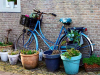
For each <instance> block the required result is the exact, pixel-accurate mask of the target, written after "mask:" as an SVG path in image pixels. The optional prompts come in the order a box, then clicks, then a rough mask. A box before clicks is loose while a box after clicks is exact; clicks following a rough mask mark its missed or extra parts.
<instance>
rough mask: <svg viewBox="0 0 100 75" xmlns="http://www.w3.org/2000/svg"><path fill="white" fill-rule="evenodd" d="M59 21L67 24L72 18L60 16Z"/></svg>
mask: <svg viewBox="0 0 100 75" xmlns="http://www.w3.org/2000/svg"><path fill="white" fill-rule="evenodd" d="M59 21H60V22H62V23H63V24H67V25H69V24H71V23H72V19H71V18H60V20H59Z"/></svg>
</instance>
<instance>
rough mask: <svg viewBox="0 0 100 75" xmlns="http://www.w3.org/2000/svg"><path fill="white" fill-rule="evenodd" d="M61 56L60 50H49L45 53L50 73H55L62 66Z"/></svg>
mask: <svg viewBox="0 0 100 75" xmlns="http://www.w3.org/2000/svg"><path fill="white" fill-rule="evenodd" d="M60 54H61V52H60V51H59V50H48V51H45V52H44V54H43V57H44V58H45V63H46V67H47V70H48V71H51V72H54V71H57V70H58V69H59V66H60Z"/></svg>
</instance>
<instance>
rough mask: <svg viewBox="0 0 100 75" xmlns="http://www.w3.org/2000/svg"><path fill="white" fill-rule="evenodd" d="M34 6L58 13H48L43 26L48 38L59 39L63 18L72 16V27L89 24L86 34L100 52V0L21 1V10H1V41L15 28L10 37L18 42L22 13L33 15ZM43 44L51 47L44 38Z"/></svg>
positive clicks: (40, 43) (40, 44)
mask: <svg viewBox="0 0 100 75" xmlns="http://www.w3.org/2000/svg"><path fill="white" fill-rule="evenodd" d="M34 8H37V9H39V10H41V11H42V12H47V13H52V12H53V13H55V14H57V17H53V16H51V15H44V18H43V23H42V26H41V27H42V30H43V33H44V35H45V36H46V38H47V39H50V40H53V41H55V40H56V38H57V37H58V34H59V31H60V28H61V26H62V24H61V23H60V22H59V19H60V18H63V17H64V18H67V17H70V18H72V20H73V23H72V25H71V26H68V27H73V26H75V27H80V26H83V27H86V28H87V29H88V31H87V32H85V33H86V34H87V35H88V36H89V38H90V39H91V40H92V42H93V43H94V44H95V46H94V51H95V52H96V54H98V53H99V52H100V0H21V13H7V12H6V13H0V41H2V37H4V36H5V35H6V34H7V33H6V31H5V30H6V29H8V28H11V29H12V30H13V31H12V32H11V34H10V40H11V41H13V42H14V40H15V39H16V37H18V36H19V34H20V33H21V31H22V29H23V26H21V25H20V24H19V20H20V15H21V14H28V15H29V14H31V13H32V12H33V10H32V9H34ZM14 34H15V35H14ZM39 47H40V48H42V49H43V50H48V49H47V48H46V46H45V44H44V43H43V41H41V40H40V39H39Z"/></svg>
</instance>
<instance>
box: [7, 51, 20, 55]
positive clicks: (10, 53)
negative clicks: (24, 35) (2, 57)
mask: <svg viewBox="0 0 100 75" xmlns="http://www.w3.org/2000/svg"><path fill="white" fill-rule="evenodd" d="M18 53H19V51H11V52H9V53H8V54H9V55H16V54H18Z"/></svg>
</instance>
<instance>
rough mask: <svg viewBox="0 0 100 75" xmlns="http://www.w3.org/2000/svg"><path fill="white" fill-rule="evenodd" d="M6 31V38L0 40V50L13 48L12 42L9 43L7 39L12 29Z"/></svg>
mask: <svg viewBox="0 0 100 75" xmlns="http://www.w3.org/2000/svg"><path fill="white" fill-rule="evenodd" d="M6 31H7V36H5V40H4V39H2V42H0V49H11V48H12V46H13V43H12V42H9V40H8V37H9V34H10V32H11V31H12V29H8V30H6Z"/></svg>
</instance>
